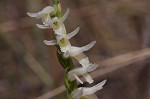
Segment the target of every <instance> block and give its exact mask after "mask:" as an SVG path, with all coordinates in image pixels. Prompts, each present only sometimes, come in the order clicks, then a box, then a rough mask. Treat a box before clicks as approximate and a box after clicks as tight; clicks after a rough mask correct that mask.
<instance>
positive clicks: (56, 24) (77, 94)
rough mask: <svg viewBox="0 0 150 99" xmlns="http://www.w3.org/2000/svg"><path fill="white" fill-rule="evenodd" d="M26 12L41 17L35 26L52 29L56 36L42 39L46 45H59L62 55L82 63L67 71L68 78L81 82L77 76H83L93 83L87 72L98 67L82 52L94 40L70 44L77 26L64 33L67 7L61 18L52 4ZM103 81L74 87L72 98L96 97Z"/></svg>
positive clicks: (91, 44) (93, 98)
mask: <svg viewBox="0 0 150 99" xmlns="http://www.w3.org/2000/svg"><path fill="white" fill-rule="evenodd" d="M27 14H28V15H29V16H30V17H35V18H37V19H39V18H41V19H42V23H43V24H42V25H40V24H36V26H37V27H39V28H41V29H48V28H52V29H53V31H54V33H55V36H56V37H55V38H56V40H50V41H47V40H44V43H45V44H46V45H59V47H60V50H61V52H63V53H64V54H63V55H64V57H73V58H75V59H77V60H78V61H79V63H80V64H81V65H82V67H78V68H75V69H73V70H71V71H69V72H68V78H69V80H70V81H74V80H77V81H79V82H80V83H81V84H83V82H82V80H81V79H80V78H79V76H83V77H84V78H85V80H86V81H87V82H88V83H89V84H91V83H93V79H92V77H91V76H90V75H89V74H88V73H89V72H92V71H93V70H95V69H96V68H97V67H98V65H97V64H93V63H91V62H90V61H89V58H88V57H87V56H86V55H85V54H84V53H83V52H84V51H88V50H89V49H91V48H92V47H93V46H94V45H95V43H96V41H93V42H91V43H90V44H87V45H85V46H83V47H75V46H72V45H71V44H70V42H69V39H70V38H72V37H73V36H75V35H76V34H77V33H78V31H79V27H78V28H76V29H75V30H74V31H73V32H71V33H68V34H67V33H66V28H65V25H64V23H63V22H64V21H65V20H66V18H67V16H68V14H69V9H67V11H66V13H65V14H64V15H63V16H62V17H61V18H58V17H56V16H55V15H56V8H55V7H52V6H47V7H45V8H44V9H43V10H42V11H40V12H38V13H30V12H28V13H27ZM105 83H106V80H104V81H102V82H101V83H99V84H97V85H95V86H93V87H90V88H87V87H80V88H78V89H75V90H74V91H73V92H72V93H71V95H72V97H73V98H74V99H81V98H82V99H98V98H97V96H96V95H95V94H94V93H95V92H96V91H98V90H101V89H102V88H103V85H104V84H105Z"/></svg>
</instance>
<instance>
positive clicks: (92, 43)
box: [81, 41, 96, 51]
mask: <svg viewBox="0 0 150 99" xmlns="http://www.w3.org/2000/svg"><path fill="white" fill-rule="evenodd" d="M95 43H96V41H93V42H91V43H90V44H88V45H85V46H83V47H81V49H82V50H83V51H88V50H89V49H91V48H92V47H93V46H94V45H95Z"/></svg>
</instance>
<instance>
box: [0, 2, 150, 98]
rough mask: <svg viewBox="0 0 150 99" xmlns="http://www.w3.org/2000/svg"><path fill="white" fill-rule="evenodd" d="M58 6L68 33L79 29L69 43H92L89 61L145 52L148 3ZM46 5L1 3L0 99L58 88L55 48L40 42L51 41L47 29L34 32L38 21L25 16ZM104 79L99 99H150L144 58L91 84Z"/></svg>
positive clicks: (149, 69)
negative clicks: (68, 10) (64, 17)
mask: <svg viewBox="0 0 150 99" xmlns="http://www.w3.org/2000/svg"><path fill="white" fill-rule="evenodd" d="M61 3H62V8H63V13H64V12H65V11H66V9H67V8H69V9H70V14H69V17H68V19H67V20H66V22H65V24H66V28H67V31H68V32H71V31H73V30H74V29H75V28H76V27H77V26H79V27H80V32H79V34H77V35H76V36H75V37H74V38H72V39H71V42H72V44H73V45H75V46H83V45H85V44H88V43H90V42H91V41H93V40H96V41H97V43H96V45H95V46H94V48H93V49H91V50H90V51H88V52H86V54H87V55H88V56H89V58H90V60H91V61H92V62H95V63H100V62H101V61H103V60H105V59H108V58H111V57H115V56H118V55H121V54H125V53H128V52H132V51H138V50H141V49H144V48H148V47H150V0H61ZM47 5H52V2H51V0H0V12H1V15H0V99H34V98H37V97H39V96H41V95H43V94H44V93H46V92H48V91H50V90H52V89H55V88H56V87H58V86H60V85H62V84H63V69H62V67H61V66H60V65H59V63H58V61H57V57H56V54H55V50H56V49H55V48H54V46H46V45H45V44H44V43H43V40H44V39H47V40H48V39H51V34H52V33H53V32H52V30H41V29H39V28H37V27H36V26H35V24H36V23H41V21H40V20H36V19H34V18H30V17H28V16H27V15H26V12H28V11H29V12H38V11H40V10H41V9H43V8H44V7H45V6H47ZM131 57H134V55H132V56H131ZM127 58H128V57H127ZM124 59H125V58H121V60H122V61H123V60H124ZM74 62H75V64H76V66H79V64H78V63H77V62H76V60H74ZM108 63H109V62H108ZM103 79H108V82H107V84H106V85H105V86H104V89H103V90H101V91H99V92H97V93H96V94H97V96H98V97H99V99H150V59H149V58H146V59H143V60H142V61H138V62H134V63H132V64H130V65H127V66H126V67H124V68H121V69H117V70H116V71H113V72H109V73H107V74H104V75H102V76H99V77H97V78H96V79H95V84H96V83H98V82H100V81H102V80H103ZM87 86H89V85H88V84H87ZM64 96H65V94H64V93H62V94H59V95H57V96H56V97H53V98H51V99H65V98H64Z"/></svg>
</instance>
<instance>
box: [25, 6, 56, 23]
mask: <svg viewBox="0 0 150 99" xmlns="http://www.w3.org/2000/svg"><path fill="white" fill-rule="evenodd" d="M52 12H53V13H55V9H54V7H52V6H47V7H45V8H44V9H43V10H42V11H40V12H38V13H30V12H27V15H28V16H30V17H35V18H37V19H39V18H41V19H42V22H43V24H44V25H48V24H49V23H50V22H51V19H52V18H51V17H50V14H51V13H52Z"/></svg>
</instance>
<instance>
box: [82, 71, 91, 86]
mask: <svg viewBox="0 0 150 99" xmlns="http://www.w3.org/2000/svg"><path fill="white" fill-rule="evenodd" d="M83 77H84V78H85V80H86V81H87V82H88V83H89V84H91V83H93V82H94V80H93V78H92V77H91V76H90V75H89V74H88V73H85V74H83Z"/></svg>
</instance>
